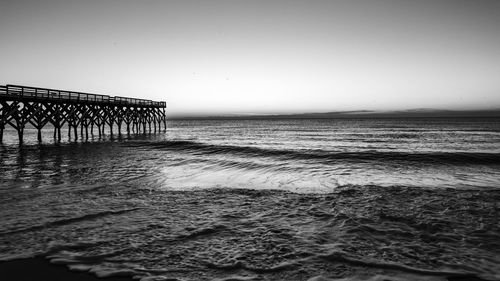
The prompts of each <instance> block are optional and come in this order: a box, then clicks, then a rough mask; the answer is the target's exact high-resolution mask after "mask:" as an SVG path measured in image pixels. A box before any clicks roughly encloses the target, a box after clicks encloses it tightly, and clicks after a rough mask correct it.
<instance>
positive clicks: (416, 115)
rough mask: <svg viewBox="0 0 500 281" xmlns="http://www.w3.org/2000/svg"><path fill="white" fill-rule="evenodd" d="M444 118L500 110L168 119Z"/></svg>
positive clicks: (496, 114)
mask: <svg viewBox="0 0 500 281" xmlns="http://www.w3.org/2000/svg"><path fill="white" fill-rule="evenodd" d="M426 117H428V118H445V117H457V118H463V117H500V108H499V109H492V110H440V109H429V108H418V109H409V110H400V111H370V110H354V111H333V112H319V113H296V114H262V115H244V114H241V115H238V114H232V115H206V116H172V117H170V118H169V119H330V118H426Z"/></svg>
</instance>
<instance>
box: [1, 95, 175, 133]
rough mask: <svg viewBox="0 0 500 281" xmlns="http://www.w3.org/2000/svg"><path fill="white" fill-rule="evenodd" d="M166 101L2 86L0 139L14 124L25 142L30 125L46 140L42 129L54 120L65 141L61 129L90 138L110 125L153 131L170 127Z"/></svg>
mask: <svg viewBox="0 0 500 281" xmlns="http://www.w3.org/2000/svg"><path fill="white" fill-rule="evenodd" d="M165 110H166V102H163V101H152V100H145V99H136V98H127V97H118V96H115V97H112V96H108V95H99V94H90V93H82V92H75V91H67V90H55V89H47V88H37V87H28V86H20V85H6V86H0V142H2V140H3V132H4V129H5V128H6V126H7V125H9V126H11V127H13V128H14V129H15V130H16V131H17V133H18V136H19V142H20V143H22V142H23V134H24V129H25V128H26V125H28V124H30V125H31V126H33V127H34V128H35V129H36V130H37V131H38V141H39V142H41V141H42V129H43V128H44V127H45V126H46V125H48V124H50V125H52V127H53V130H54V139H55V140H57V141H61V130H62V129H63V128H64V127H65V128H67V130H68V138H71V135H72V134H73V135H74V140H78V137H79V134H78V131H80V138H81V139H82V140H83V139H88V138H89V131H90V135H94V128H95V129H96V130H97V134H98V135H99V137H101V136H102V135H104V133H105V128H106V127H109V134H111V135H112V134H113V127H115V128H117V129H118V134H122V128H123V129H124V132H126V133H127V134H130V133H136V134H137V133H151V132H157V131H161V130H162V126H163V130H166V128H167V118H166V113H165Z"/></svg>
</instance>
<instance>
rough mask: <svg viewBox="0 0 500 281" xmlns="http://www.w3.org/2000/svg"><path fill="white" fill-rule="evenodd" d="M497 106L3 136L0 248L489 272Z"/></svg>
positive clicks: (223, 275)
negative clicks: (38, 137) (133, 132)
mask: <svg viewBox="0 0 500 281" xmlns="http://www.w3.org/2000/svg"><path fill="white" fill-rule="evenodd" d="M497 121H498V120H496V119H486V120H476V119H475V120H443V119H437V120H337V121H335V120H309V121H308V120H275V121H262V120H247V121H224V120H222V121H207V120H205V121H173V122H172V123H170V126H169V131H168V132H167V134H166V135H151V136H134V137H130V138H125V137H123V138H118V139H114V140H101V141H98V140H92V141H89V142H79V143H62V144H59V145H54V144H43V145H37V144H33V143H30V142H29V141H28V143H27V145H26V146H24V147H18V146H17V145H16V144H15V142H14V141H13V138H12V136H10V137H9V136H8V137H7V138H6V144H5V145H4V146H2V147H0V175H1V177H0V214H1V216H0V260H6V259H12V258H16V257H22V256H30V255H41V256H43V257H47V258H49V259H51V260H52V262H55V263H62V264H68V265H69V266H70V267H71V268H72V269H74V270H82V271H90V272H93V273H95V274H97V275H100V276H106V275H130V276H136V277H138V278H143V279H144V280H156V279H157V280H165V279H166V278H177V279H179V280H217V279H222V280H309V279H311V278H314V277H318V276H323V277H325V278H326V277H328V278H332V279H334V278H358V279H361V280H364V279H369V278H371V279H370V280H381V279H383V278H389V279H388V280H455V281H457V280H482V279H484V280H498V279H500V266H499V265H500V221H499V215H500V203H499V202H500V189H499V186H500V125H499V124H500V123H499V122H497ZM231 278H232V279H231ZM377 278H379V279H377ZM473 278H476V279H473ZM317 280H319V278H317ZM353 280H354V279H353Z"/></svg>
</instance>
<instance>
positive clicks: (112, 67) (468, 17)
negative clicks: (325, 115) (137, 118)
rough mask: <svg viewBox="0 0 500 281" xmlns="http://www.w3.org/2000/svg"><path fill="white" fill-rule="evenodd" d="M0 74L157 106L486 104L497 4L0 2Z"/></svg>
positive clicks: (494, 0) (496, 87)
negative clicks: (142, 100) (159, 102)
mask: <svg viewBox="0 0 500 281" xmlns="http://www.w3.org/2000/svg"><path fill="white" fill-rule="evenodd" d="M0 38H1V40H0V42H1V43H0V66H1V67H0V84H22V85H27V86H37V87H48V88H54V89H65V90H75V91H81V92H89V93H98V94H108V95H119V96H128V97H137V98H146V99H152V100H162V101H166V102H167V114H168V115H169V116H190V115H225V114H286V113H302V112H330V111H348V110H383V111H385V110H405V109H415V108H436V109H451V110H453V109H454V110H469V109H471V110H472V109H473V110H478V109H495V108H500V1H498V0H491V1H488V0H474V1H471V0H454V1H452V0H415V1H409V0H366V1H361V0H343V1H340V0H339V1H334V0H332V1H314V0H308V1H306V0H304V1H293V0H290V1H272V0H265V1H259V0H252V1H250V0H247V1H244V0H232V1H220V0H214V1H209V0H204V1H189V0H181V1H148V0H145V1H126V0H99V1H91V0H86V1H72V0H64V1H52V0H47V1H45V0H37V1H25V0H16V1H5V0H3V1H0Z"/></svg>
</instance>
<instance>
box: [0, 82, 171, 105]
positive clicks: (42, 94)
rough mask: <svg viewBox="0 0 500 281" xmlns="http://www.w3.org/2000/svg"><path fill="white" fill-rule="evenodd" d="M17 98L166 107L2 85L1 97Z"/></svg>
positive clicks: (134, 101)
mask: <svg viewBox="0 0 500 281" xmlns="http://www.w3.org/2000/svg"><path fill="white" fill-rule="evenodd" d="M1 97H4V98H17V99H22V100H26V101H55V102H58V101H60V102H70V103H82V104H111V105H127V106H145V107H157V108H165V107H166V103H165V102H162V101H152V100H146V99H137V98H127V97H118V96H116V97H112V96H109V95H99V94H90V93H82V92H75V91H65V90H55V89H47V88H37V87H27V86H19V85H6V86H0V98H1Z"/></svg>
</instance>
